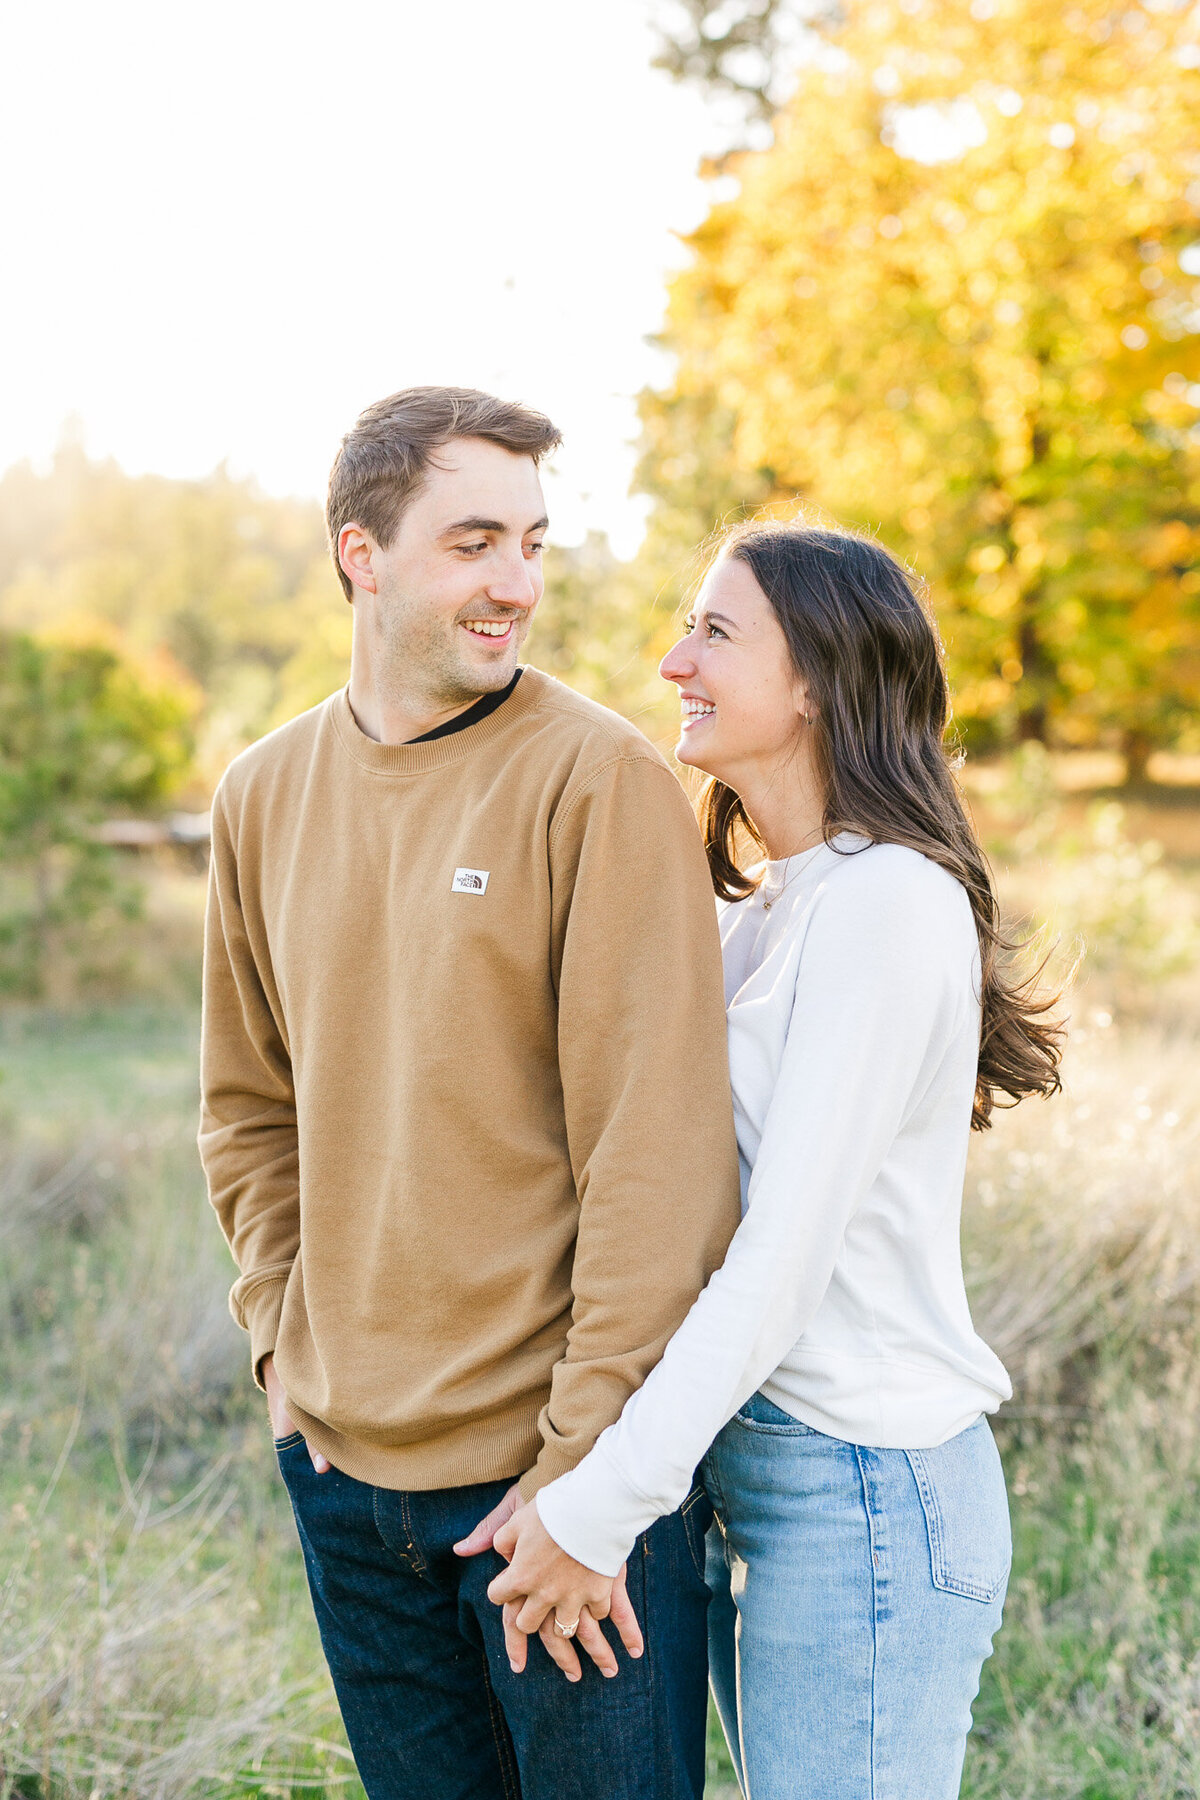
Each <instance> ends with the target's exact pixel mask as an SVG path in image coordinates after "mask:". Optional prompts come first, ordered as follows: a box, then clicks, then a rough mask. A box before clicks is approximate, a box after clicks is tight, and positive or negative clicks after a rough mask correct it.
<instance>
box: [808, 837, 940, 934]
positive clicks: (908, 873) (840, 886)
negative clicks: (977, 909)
mask: <svg viewBox="0 0 1200 1800" xmlns="http://www.w3.org/2000/svg"><path fill="white" fill-rule="evenodd" d="M822 885H823V887H824V890H825V892H824V899H825V901H826V903H827V905H828V909H829V911H830V912H831V913H837V914H839V915H842V916H844V917H846V918H847V919H850V918H853V919H854V920H855V921H858V922H861V923H875V922H878V923H879V924H880V925H881V926H882V924H883V923H884V922H887V923H888V924H890V926H891V927H892V928H893V929H899V930H903V931H904V932H905V934H906V935H910V934H911V935H916V936H918V937H920V938H924V939H932V940H936V939H937V937H938V935H939V934H940V933H943V932H945V931H946V930H947V929H948V928H950V929H953V928H955V927H958V928H961V927H962V926H964V925H967V926H970V928H971V931H972V933H973V932H974V920H973V916H972V913H971V902H970V899H969V898H968V895H967V890H966V888H965V887H964V886H963V884H962V882H961V881H959V880H958V878H957V876H955V875H952V874H951V873H950V871H949V869H945V868H943V867H942V866H941V864H940V863H937V862H935V861H934V860H933V858H932V857H930V856H925V855H923V854H922V852H921V851H919V850H914V849H911V848H910V847H909V846H908V845H907V844H877V843H873V842H872V841H871V840H870V839H869V838H864V837H858V836H855V835H852V834H851V833H849V832H843V833H842V834H841V835H840V836H838V837H836V838H835V839H834V840H833V842H832V844H831V845H830V846H829V849H828V854H827V855H826V857H825V862H824V868H823V870H822Z"/></svg>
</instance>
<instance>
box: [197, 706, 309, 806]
mask: <svg viewBox="0 0 1200 1800" xmlns="http://www.w3.org/2000/svg"><path fill="white" fill-rule="evenodd" d="M334 699H336V695H332V696H330V698H329V699H327V700H322V701H320V703H319V704H318V705H316V706H311V707H309V709H308V711H307V712H302V713H300V714H298V715H297V717H296V718H294V719H288V720H287V722H286V724H283V725H278V726H276V728H275V730H274V731H268V732H267V734H266V736H265V737H260V738H257V739H256V740H255V742H254V743H253V744H248V745H247V746H246V748H245V749H244V750H242V751H240V752H239V754H238V755H237V756H235V757H234V759H233V761H232V762H231V763H230V764H229V766H228V767H227V768H226V770H225V773H224V774H223V775H222V777H221V779H220V782H219V783H218V785H217V799H218V801H219V802H221V803H222V804H224V805H226V806H228V805H234V806H236V805H238V804H240V803H241V802H242V801H244V800H245V799H246V798H247V796H248V795H250V794H252V793H254V792H255V791H256V790H258V789H261V788H263V787H264V786H265V787H273V786H274V785H275V784H276V782H277V781H278V779H279V778H280V777H281V776H286V775H287V774H289V773H290V772H292V771H298V770H300V769H303V768H304V767H306V766H307V765H308V763H309V761H310V759H311V757H312V755H313V752H314V750H315V749H316V746H317V741H318V739H319V738H320V736H321V733H322V731H323V729H324V727H325V725H326V723H327V721H328V717H329V710H330V707H331V706H332V704H333V701H334Z"/></svg>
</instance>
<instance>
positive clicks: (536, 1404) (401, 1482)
mask: <svg viewBox="0 0 1200 1800" xmlns="http://www.w3.org/2000/svg"><path fill="white" fill-rule="evenodd" d="M544 1404H545V1401H544V1398H543V1397H539V1398H537V1399H535V1400H532V1401H528V1402H526V1403H524V1404H523V1405H522V1406H520V1407H513V1408H511V1409H510V1410H508V1411H507V1412H498V1413H496V1414H494V1415H493V1416H492V1417H491V1418H487V1419H476V1420H473V1421H472V1423H471V1424H470V1425H465V1426H461V1427H460V1428H459V1429H458V1430H456V1431H453V1432H446V1433H444V1434H443V1436H442V1437H441V1438H432V1439H426V1440H425V1441H424V1442H421V1443H412V1444H368V1443H365V1442H364V1441H363V1439H361V1438H353V1437H348V1436H346V1435H345V1434H344V1433H342V1432H340V1431H335V1430H334V1429H333V1428H332V1426H329V1425H326V1424H324V1423H323V1422H322V1421H321V1420H320V1419H314V1418H313V1417H312V1416H311V1415H310V1414H309V1413H306V1412H303V1411H301V1409H300V1408H299V1407H298V1406H296V1405H295V1404H294V1403H293V1402H292V1401H291V1400H290V1399H289V1402H288V1411H289V1412H290V1414H291V1416H292V1418H293V1419H294V1420H295V1421H296V1427H297V1429H298V1430H300V1431H302V1432H303V1433H304V1435H305V1437H306V1438H307V1439H308V1442H309V1443H310V1444H311V1445H312V1446H313V1448H314V1450H319V1451H320V1452H321V1455H322V1456H325V1457H328V1459H329V1461H330V1462H331V1463H332V1464H333V1466H334V1468H335V1469H340V1470H341V1471H342V1473H343V1475H350V1476H352V1477H353V1479H354V1480H355V1481H365V1482H368V1483H369V1484H370V1485H371V1486H372V1487H381V1488H394V1489H397V1490H407V1491H409V1492H411V1493H426V1492H430V1491H433V1490H436V1489H439V1488H455V1487H473V1486H474V1485H475V1484H476V1483H477V1482H483V1481H515V1480H516V1479H517V1477H518V1476H519V1475H521V1474H523V1473H524V1472H525V1471H526V1470H529V1469H532V1466H533V1464H534V1463H535V1462H536V1461H537V1457H538V1453H539V1451H540V1450H541V1448H542V1440H541V1438H540V1436H539V1434H538V1419H539V1418H540V1417H541V1412H542V1407H543V1405H544Z"/></svg>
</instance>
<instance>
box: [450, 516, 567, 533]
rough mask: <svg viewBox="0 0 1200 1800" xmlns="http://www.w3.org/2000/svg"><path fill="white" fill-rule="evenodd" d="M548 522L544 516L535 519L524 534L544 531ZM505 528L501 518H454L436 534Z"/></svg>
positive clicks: (506, 528) (500, 529)
mask: <svg viewBox="0 0 1200 1800" xmlns="http://www.w3.org/2000/svg"><path fill="white" fill-rule="evenodd" d="M549 523H550V521H549V519H546V518H541V519H535V520H534V522H533V524H532V525H529V526H527V527H526V529H525V532H524V536H525V537H528V536H529V533H530V532H531V531H544V530H545V529H546V527H547V525H549ZM507 530H508V526H507V525H506V524H505V523H504V521H503V519H477V518H470V519H456V520H455V521H454V523H453V525H447V526H446V528H445V530H444V531H441V532H439V533H438V536H439V537H444V538H448V537H457V536H458V535H459V533H460V532H462V531H507Z"/></svg>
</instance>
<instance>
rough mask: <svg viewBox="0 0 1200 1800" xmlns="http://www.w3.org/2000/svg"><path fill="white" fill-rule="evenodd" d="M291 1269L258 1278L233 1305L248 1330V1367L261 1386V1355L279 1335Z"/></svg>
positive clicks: (273, 1346)
mask: <svg viewBox="0 0 1200 1800" xmlns="http://www.w3.org/2000/svg"><path fill="white" fill-rule="evenodd" d="M290 1273H291V1270H290V1268H288V1269H284V1270H283V1271H282V1272H281V1273H280V1274H279V1275H277V1276H275V1277H274V1278H273V1279H271V1280H269V1281H262V1282H260V1283H259V1284H258V1286H257V1287H253V1288H251V1290H250V1292H249V1293H248V1294H243V1295H242V1296H241V1299H240V1302H239V1305H238V1306H236V1307H233V1308H232V1311H233V1316H234V1318H235V1319H238V1322H239V1324H242V1325H244V1326H245V1328H246V1330H247V1331H248V1332H249V1333H250V1367H251V1368H252V1369H253V1371H254V1379H255V1382H256V1383H257V1385H258V1386H259V1387H260V1388H261V1387H263V1386H264V1384H263V1378H262V1360H263V1357H264V1356H270V1355H271V1353H272V1352H273V1351H274V1349H275V1340H276V1338H277V1337H278V1336H279V1317H280V1314H281V1313H282V1312H283V1296H284V1294H285V1293H286V1291H287V1284H288V1276H289V1274H290ZM239 1315H240V1316H239Z"/></svg>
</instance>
